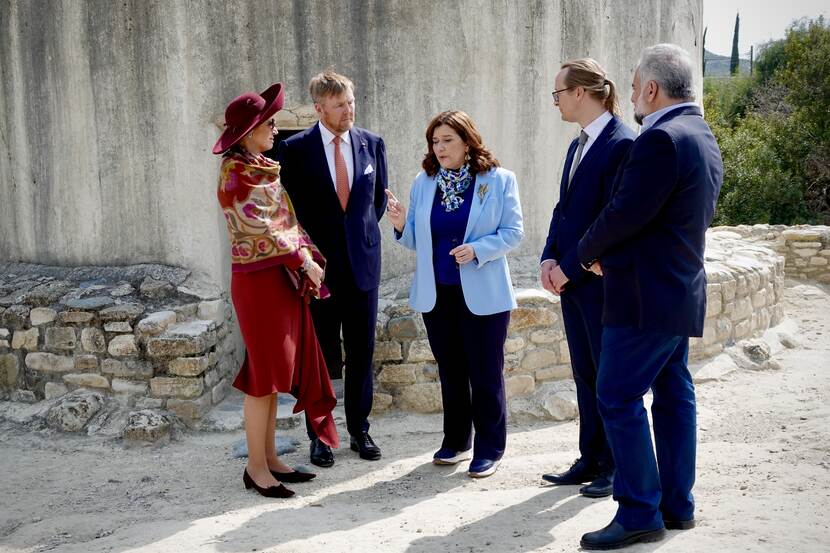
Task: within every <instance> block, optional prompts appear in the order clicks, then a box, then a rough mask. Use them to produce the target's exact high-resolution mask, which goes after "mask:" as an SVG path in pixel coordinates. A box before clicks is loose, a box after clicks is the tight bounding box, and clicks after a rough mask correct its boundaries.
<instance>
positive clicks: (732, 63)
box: [729, 13, 741, 75]
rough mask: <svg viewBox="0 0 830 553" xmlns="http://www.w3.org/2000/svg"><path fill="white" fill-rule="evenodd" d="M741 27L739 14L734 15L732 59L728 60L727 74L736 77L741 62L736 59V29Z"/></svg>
mask: <svg viewBox="0 0 830 553" xmlns="http://www.w3.org/2000/svg"><path fill="white" fill-rule="evenodd" d="M740 26H741V14H739V13H736V14H735V34H734V35H732V57H731V58H730V60H729V74H730V75H737V74H738V69H739V68H740V63H741V60H740V58H739V57H738V28H739V27H740Z"/></svg>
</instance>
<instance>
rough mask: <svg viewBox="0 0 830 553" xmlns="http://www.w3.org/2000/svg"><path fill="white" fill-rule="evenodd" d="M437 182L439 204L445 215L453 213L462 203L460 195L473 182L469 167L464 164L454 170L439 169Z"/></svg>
mask: <svg viewBox="0 0 830 553" xmlns="http://www.w3.org/2000/svg"><path fill="white" fill-rule="evenodd" d="M437 180H438V188H439V189H440V190H441V204H442V205H443V206H444V209H445V210H446V212H447V213H449V212H450V211H455V210H456V209H458V208H459V207H460V206H461V204H462V203H464V198H462V197H461V194H463V193H464V191H465V190H467V188H469V186H470V184H472V182H473V176H472V175H470V165H469V164H464V165H462V166H461V168H460V169H456V170H452V169H444V168H443V167H441V169H439V170H438V178H437Z"/></svg>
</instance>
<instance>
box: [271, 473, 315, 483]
mask: <svg viewBox="0 0 830 553" xmlns="http://www.w3.org/2000/svg"><path fill="white" fill-rule="evenodd" d="M271 474H272V475H273V476H274V478H276V479H277V480H279V481H280V482H285V483H286V484H302V483H303V482H308V481H309V480H314V478H316V477H317V475H316V474H314V473H313V472H300V471H298V470H293V471H291V472H277V471H275V470H272V471H271Z"/></svg>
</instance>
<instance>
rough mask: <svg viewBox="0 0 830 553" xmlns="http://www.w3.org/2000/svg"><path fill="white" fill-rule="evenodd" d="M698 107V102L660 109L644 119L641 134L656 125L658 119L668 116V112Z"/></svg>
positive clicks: (682, 103)
mask: <svg viewBox="0 0 830 553" xmlns="http://www.w3.org/2000/svg"><path fill="white" fill-rule="evenodd" d="M696 105H697V102H681V103H679V104H672V105H670V106H668V107H665V108H663V109H658V110H657V111H655V112H654V113H649V114H648V115H646V116H645V117H643V125H642V126H641V127H640V132H641V133H644V132H646V131H647V130H648V129H649V128H650V127H651V126H652V125H654V124H655V123H656V122H657V120H658V119H660V118H661V117H663V116H664V115H665V114H667V113H668V112H670V111H672V110H674V109H680V108H685V107H687V106H696Z"/></svg>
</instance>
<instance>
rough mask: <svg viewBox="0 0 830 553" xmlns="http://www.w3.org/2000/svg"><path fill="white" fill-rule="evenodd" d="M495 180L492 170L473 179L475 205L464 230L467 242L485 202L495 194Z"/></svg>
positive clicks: (473, 200) (471, 209)
mask: <svg viewBox="0 0 830 553" xmlns="http://www.w3.org/2000/svg"><path fill="white" fill-rule="evenodd" d="M493 180H494V179H493V175H492V173H491V172H490V171H488V172H487V173H486V174H485V175H483V176H482V175H476V176H475V178H474V179H473V184H472V187H473V198H472V202H473V205H471V206H470V215H469V217H467V230H465V231H464V241H465V242H466V241H467V240H468V239H469V238H470V232H472V230H473V227H474V226H475V224H476V222H477V221H478V218H479V216H480V215H481V209H482V208H483V207H484V204H485V202H487V200H488V199H489V198H490V196H491V195H492V194H493V186H495V185H494V184H493Z"/></svg>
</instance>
